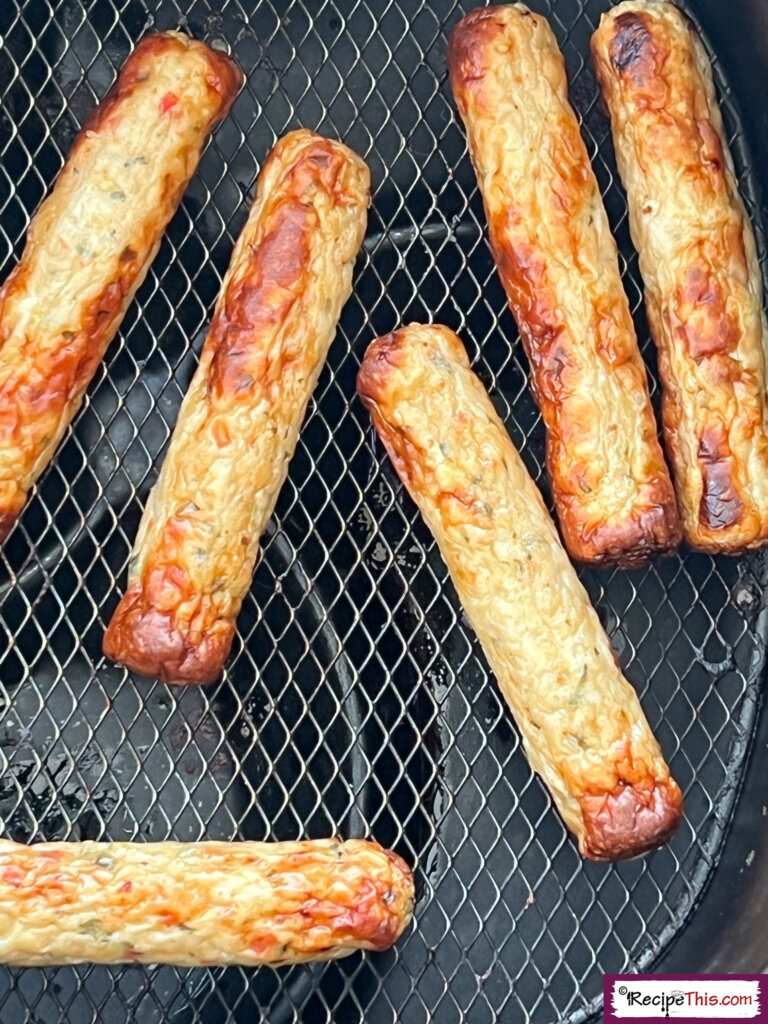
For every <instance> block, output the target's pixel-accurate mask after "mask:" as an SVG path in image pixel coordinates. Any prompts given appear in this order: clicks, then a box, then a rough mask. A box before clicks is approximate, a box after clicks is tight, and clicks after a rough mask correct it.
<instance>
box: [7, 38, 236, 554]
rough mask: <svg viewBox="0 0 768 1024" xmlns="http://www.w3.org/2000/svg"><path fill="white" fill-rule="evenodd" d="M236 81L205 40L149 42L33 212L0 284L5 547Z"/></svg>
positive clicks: (232, 94) (130, 62)
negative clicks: (8, 272) (15, 262)
mask: <svg viewBox="0 0 768 1024" xmlns="http://www.w3.org/2000/svg"><path fill="white" fill-rule="evenodd" d="M241 80H242V75H241V74H240V72H239V71H238V70H237V68H236V67H235V65H234V64H233V63H232V62H231V61H230V60H229V58H228V57H225V56H224V55H223V54H221V53H217V52H216V51H214V50H211V49H209V48H208V47H207V46H205V45H204V44H203V43H199V42H195V41H194V40H192V39H188V38H187V37H186V36H184V35H181V34H180V33H178V32H166V33H162V34H160V35H153V36H149V37H147V38H146V39H144V40H143V41H142V42H141V43H139V45H138V46H137V47H136V49H135V50H134V51H133V53H132V54H131V56H130V57H129V58H128V60H127V61H126V63H125V66H124V68H123V70H122V71H121V73H120V76H119V78H118V80H117V84H116V85H115V87H114V89H113V90H112V92H111V93H110V94H109V96H108V97H107V98H106V99H105V100H104V102H103V103H101V104H100V105H99V106H98V107H97V108H96V110H95V111H94V113H93V115H92V116H91V118H90V120H89V121H88V123H87V124H86V126H85V128H84V129H83V131H82V132H81V133H80V135H79V136H78V138H77V140H76V141H75V144H74V146H73V147H72V151H71V152H70V154H69V157H68V159H67V162H66V164H65V165H64V168H63V170H62V171H61V173H60V174H59V177H58V178H57V180H56V185H55V187H54V189H53V191H52V192H51V194H50V196H49V197H48V198H47V199H46V200H45V202H44V203H43V204H42V206H41V207H40V209H39V210H38V211H37V213H36V214H35V217H34V219H33V221H32V224H31V225H30V228H29V232H28V233H27V242H26V246H25V248H24V253H23V255H22V257H21V261H20V262H19V264H18V266H17V267H16V269H15V270H14V271H13V272H12V273H11V275H10V277H9V278H8V279H7V280H6V282H5V284H4V285H3V287H2V289H1V290H0V541H1V540H3V539H5V537H6V536H7V534H8V532H9V531H10V529H11V527H12V526H13V524H14V523H15V522H16V519H17V517H18V515H19V513H20V511H21V509H22V508H23V506H24V502H25V501H26V497H27V492H28V491H29V489H30V487H31V486H32V484H33V483H34V482H35V480H36V479H37V478H38V476H39V475H40V474H41V473H42V471H43V470H44V469H45V467H46V466H47V464H48V462H49V461H50V460H51V458H52V456H53V453H54V452H55V450H56V447H57V445H58V443H59V441H60V440H61V438H62V436H63V434H64V431H65V430H66V429H67V426H68V425H69V423H70V421H71V420H72V417H73V416H74V415H75V413H76V412H77V410H78V408H79V407H80V403H81V402H82V399H83V395H84V393H85V389H86V388H87V387H88V384H89V382H90V380H91V378H92V377H93V375H94V373H95V372H96V368H97V366H98V365H99V363H100V362H101V359H102V357H103V355H104V352H105V351H106V348H107V346H108V345H109V343H110V341H111V340H112V338H113V337H114V336H115V334H116V333H117V331H118V329H119V327H120V323H121V321H122V319H123V316H124V315H125V312H126V310H127V309H128V306H129V305H130V303H131V300H132V299H133V296H134V294H135V293H136V289H137V288H138V287H139V285H140V284H141V282H142V281H143V280H144V277H145V275H146V273H147V270H148V269H149V266H150V264H151V262H152V260H153V259H154V256H155V253H156V252H157V249H158V247H159V245H160V240H161V237H162V234H163V231H164V230H165V227H166V225H167V223H168V221H169V220H170V219H171V217H172V216H173V214H174V212H175V210H176V207H177V206H178V205H179V202H180V200H181V196H182V194H183V192H184V189H185V188H186V186H187V182H188V181H189V179H190V178H191V177H192V175H193V174H194V172H195V168H196V167H197V163H198V160H199V159H200V153H201V151H202V148H203V146H204V145H205V142H206V139H207V138H208V134H209V132H210V130H211V128H212V127H213V125H214V124H215V123H216V122H217V121H218V120H220V119H221V118H222V117H224V115H225V114H226V113H227V111H228V110H229V107H230V105H231V103H232V101H233V99H234V97H235V95H236V93H237V90H238V88H239V86H240V83H241Z"/></svg>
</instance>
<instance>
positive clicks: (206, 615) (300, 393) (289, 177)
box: [104, 130, 370, 683]
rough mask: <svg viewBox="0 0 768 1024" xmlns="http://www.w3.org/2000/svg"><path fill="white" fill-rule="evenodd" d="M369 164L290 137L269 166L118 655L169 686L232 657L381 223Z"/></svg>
mask: <svg viewBox="0 0 768 1024" xmlns="http://www.w3.org/2000/svg"><path fill="white" fill-rule="evenodd" d="M369 187H370V181H369V173H368V168H367V167H366V165H365V164H364V163H363V161H362V160H361V159H360V158H359V157H358V156H356V155H355V154H354V153H353V152H352V151H351V150H349V149H347V147H346V146H343V145H341V144H340V143H338V142H331V141H330V140H328V139H324V138H322V137H321V136H319V135H315V134H314V133H313V132H309V131H304V130H301V131H296V132H292V133H291V134H289V135H286V136H285V137H284V138H283V139H282V140H281V141H280V142H279V143H278V144H277V146H275V148H274V149H273V151H272V153H271V154H270V156H269V158H268V159H267V161H266V162H265V164H264V166H263V168H262V171H261V174H260V175H259V181H258V188H257V193H256V199H255V200H254V203H253V207H252V208H251V212H250V215H249V217H248V221H247V223H246V225H245V228H244V229H243V232H242V234H241V235H240V238H239V239H238V242H237V244H236V246H235V249H234V252H233V254H232V260H231V263H230V266H229V270H228V271H227V274H226V277H225V278H224V282H223V285H222V290H221V295H220V296H219V301H218V304H217V307H216V311H215V313H214V317H213V320H212V322H211V326H210V330H209V333H208V337H207V339H206V341H205V344H204V346H203V351H202V355H201V357H200V365H199V367H198V369H197V372H196V373H195V376H194V378H193V380H192V383H191V385H190V388H189V391H188V392H187V394H186V396H185V398H184V402H183V404H182V407H181V412H180V413H179V419H178V422H177V424H176V429H175V431H174V434H173V439H172V441H171V445H170V448H169V450H168V454H167V455H166V457H165V461H164V463H163V467H162V470H161V472H160V476H159V478H158V480H157V483H156V484H155V486H154V487H153V489H152V493H151V494H150V496H149V500H148V501H147V506H146V508H145V510H144V516H143V518H142V521H141V526H140V527H139V532H138V536H137V538H136V543H135V546H134V550H133V554H132V556H131V561H130V565H129V570H128V588H127V591H126V594H125V596H124V597H123V599H122V601H121V602H120V604H119V605H118V607H117V610H116V612H115V614H114V617H113V619H112V622H111V624H110V626H109V629H108V630H107V633H106V635H105V637H104V652H105V654H107V656H108V657H110V658H112V659H114V660H115V661H120V662H122V663H123V664H125V665H127V666H128V667H129V668H131V669H133V670H134V671H136V672H140V673H142V674H143V675H146V676H153V677H158V678H160V679H163V680H165V681H166V682H169V683H205V682H210V681H211V680H213V679H215V678H216V677H217V676H218V675H219V673H220V672H221V670H222V667H223V665H224V661H225V660H226V657H227V655H228V653H229V649H230V647H231V645H232V639H233V637H234V633H235V620H236V618H237V614H238V612H239V611H240V605H241V604H242V600H243V597H244V596H245V593H246V591H247V590H248V587H249V586H250V583H251V577H252V575H253V569H254V565H255V563H256V558H257V555H258V551H259V537H260V536H261V534H262V533H263V531H264V529H265V528H266V526H267V523H268V521H269V517H270V516H271V515H272V510H273V508H274V505H275V502H276V500H277V495H278V492H279V490H280V487H281V486H282V483H283V480H284V479H285V475H286V473H287V470H288V463H289V460H290V458H291V456H292V455H293V451H294V448H295V447H296V441H297V438H298V435H299V427H300V425H301V422H302V419H303V417H304V412H305V410H306V407H307V403H308V401H309V398H310V396H311V394H312V391H313V389H314V386H315V383H316V381H317V378H318V376H319V374H320V370H321V369H322V367H323V363H324V362H325V357H326V355H327V353H328V349H329V347H330V344H331V341H332V340H333V336H334V334H335V332H336V324H337V322H338V319H339V315H340V313H341V308H342V306H343V304H344V302H345V301H346V299H347V297H348V296H349V293H350V291H351V288H352V269H353V266H354V262H355V257H356V256H357V253H358V250H359V248H360V245H361V244H362V239H363V234H364V232H365V225H366V218H367V207H368V198H369Z"/></svg>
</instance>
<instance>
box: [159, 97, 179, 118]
mask: <svg viewBox="0 0 768 1024" xmlns="http://www.w3.org/2000/svg"><path fill="white" fill-rule="evenodd" d="M178 102H179V97H178V96H177V95H176V93H175V92H167V93H166V94H165V96H163V98H162V99H161V100H160V113H161V114H167V113H168V111H169V110H172V109H173V108H174V107H175V106H176V104H177V103H178Z"/></svg>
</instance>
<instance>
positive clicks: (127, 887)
mask: <svg viewBox="0 0 768 1024" xmlns="http://www.w3.org/2000/svg"><path fill="white" fill-rule="evenodd" d="M132 888H133V882H123V884H122V885H121V886H119V887H118V890H117V891H118V892H130V891H131V889H132Z"/></svg>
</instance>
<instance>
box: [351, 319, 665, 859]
mask: <svg viewBox="0 0 768 1024" xmlns="http://www.w3.org/2000/svg"><path fill="white" fill-rule="evenodd" d="M357 389H358V392H359V394H360V397H361V398H362V400H363V402H364V403H365V405H366V406H367V407H368V409H369V410H370V412H371V414H372V416H373V421H374V424H375V426H376V429H377V431H378V433H379V437H380V438H381V440H382V442H383V444H384V447H385V448H386V450H387V452H388V453H389V456H390V458H391V459H392V462H393V464H394V466H395V469H396V470H397V473H398V475H399V477H400V479H401V480H402V481H403V483H404V484H405V486H406V488H407V489H408V491H409V493H410V495H411V497H412V498H413V499H414V501H415V502H416V504H417V505H418V507H419V511H420V512H421V514H422V516H423V517H424V519H425V520H426V522H427V525H428V526H429V528H430V530H431V531H432V533H433V535H434V537H435V539H436V540H437V543H438V545H439V548H440V551H441V553H442V556H443V558H444V560H445V562H446V564H447V566H448V570H449V572H450V574H451V579H452V580H453V583H454V586H455V587H456V591H457V593H458V596H459V600H460V601H461V603H462V605H463V607H464V611H465V612H466V614H467V618H468V619H469V621H470V622H471V624H472V626H473V628H474V630H475V632H476V633H477V636H478V639H479V640H480V643H481V645H482V647H483V650H484V651H485V654H486V657H487V659H488V662H489V664H490V666H491V669H492V670H493V672H494V674H495V676H496V679H497V681H498V684H499V686H500V688H501V692H502V693H503V695H504V697H505V699H506V701H507V703H508V704H509V707H510V709H511V711H512V714H513V715H514V717H515V720H516V722H517V725H518V727H519V729H520V732H521V734H522V737H523V743H524V745H525V749H526V752H527V754H528V758H529V760H530V762H531V766H532V767H533V769H534V770H535V771H536V772H538V773H539V775H541V777H542V779H543V780H544V782H545V783H546V785H547V786H548V788H549V790H550V792H551V794H552V798H553V800H554V802H555V805H556V806H557V808H558V810H559V811H560V814H561V815H562V817H563V819H564V821H565V823H566V825H567V826H568V827H569V828H570V829H571V831H572V832H573V833H574V834H575V835H576V837H577V839H578V841H579V846H580V849H581V852H582V853H583V854H584V856H586V857H590V858H592V859H595V860H617V859H620V858H624V857H632V856H634V855H636V854H639V853H643V852H645V851H646V850H650V849H653V848H654V847H656V846H659V845H661V844H662V843H664V842H665V841H666V840H667V839H669V837H670V836H671V835H672V834H673V832H674V831H675V829H676V828H677V826H678V824H679V821H680V816H681V813H682V795H681V793H680V789H679V788H678V786H677V784H676V783H675V782H674V780H673V779H672V778H671V776H670V773H669V768H668V767H667V765H666V763H665V761H664V758H663V756H662V753H661V751H660V749H659V745H658V743H657V742H656V740H655V738H654V736H653V733H652V732H651V730H650V727H649V726H648V723H647V721H646V719H645V716H644V714H643V711H642V709H641V707H640V703H639V701H638V699H637V695H636V694H635V691H634V690H633V689H632V687H631V686H630V685H629V683H628V682H627V681H626V679H624V677H623V676H622V674H621V671H620V669H619V667H618V665H617V662H616V659H615V656H614V654H613V651H612V650H611V646H610V643H609V641H608V638H607V636H606V635H605V632H604V631H603V629H602V627H601V625H600V621H599V619H598V617H597V614H596V613H595V611H594V609H593V608H592V606H591V605H590V603H589V598H588V597H587V594H586V592H585V591H584V588H583V587H582V585H581V583H580V582H579V579H578V577H577V576H576V572H575V570H574V568H573V566H572V565H571V563H570V562H569V560H568V557H567V555H566V553H565V551H564V550H563V548H562V546H561V544H560V541H559V539H558V535H557V531H556V529H555V526H554V524H553V522H552V520H551V519H550V518H549V516H548V514H547V511H546V508H545V507H544V503H543V501H542V498H541V495H540V494H539V491H538V490H537V488H536V485H535V484H534V482H533V480H532V479H531V477H530V476H529V475H528V473H527V471H526V469H525V466H524V465H523V462H522V460H521V458H520V456H519V455H518V453H517V451H516V450H515V448H514V446H513V445H512V442H511V441H510V439H509V435H508V434H507V432H506V430H505V429H504V426H503V424H502V422H501V420H500V419H499V417H498V416H497V414H496V412H495V410H494V408H493V405H492V404H491V400H490V398H489V397H488V394H487V393H486V391H485V389H484V388H483V385H482V384H481V383H480V381H479V379H478V378H477V377H476V376H475V375H474V374H473V373H472V371H471V370H470V368H469V361H468V359H467V355H466V352H465V351H464V348H463V347H462V345H461V342H460V341H459V339H458V338H457V337H456V335H455V334H454V333H453V332H452V331H449V330H448V329H447V328H446V327H438V326H435V327H423V326H420V325H418V324H411V325H409V326H408V327H404V328H402V329H401V330H398V331H395V333H394V334H389V335H387V336H386V337H383V338H378V339H377V340H376V341H374V342H373V343H372V345H371V346H370V348H369V349H368V351H367V353H366V355H365V358H364V360H363V363H362V366H361V368H360V372H359V376H358V381H357Z"/></svg>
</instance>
